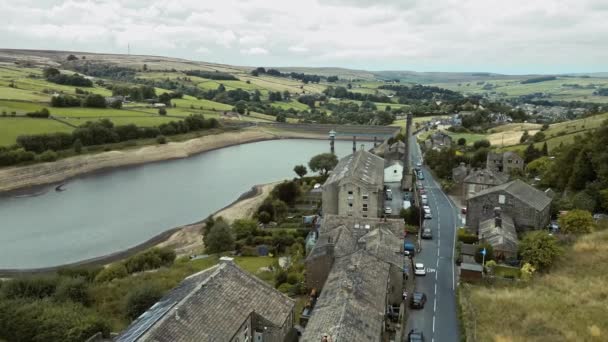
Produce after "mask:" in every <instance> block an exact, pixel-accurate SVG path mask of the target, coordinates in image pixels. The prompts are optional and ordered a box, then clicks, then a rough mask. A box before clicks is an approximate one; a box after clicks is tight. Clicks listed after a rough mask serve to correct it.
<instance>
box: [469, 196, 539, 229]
mask: <svg viewBox="0 0 608 342" xmlns="http://www.w3.org/2000/svg"><path fill="white" fill-rule="evenodd" d="M501 195H502V196H504V199H505V202H504V203H500V202H499V197H500V196H501ZM496 207H500V208H501V209H502V212H503V213H505V214H507V215H509V216H511V218H513V222H514V223H515V227H516V228H517V231H518V232H519V231H525V230H529V229H540V228H543V227H545V226H546V225H547V224H548V222H549V219H550V208H549V207H550V206H547V208H545V209H544V210H543V211H542V212H538V211H537V210H536V209H534V208H532V207H530V206H528V205H527V204H525V203H524V202H522V201H520V200H519V199H518V198H515V197H514V196H512V195H510V194H509V193H507V192H505V191H497V192H493V193H491V194H487V195H484V196H479V197H474V198H471V199H469V200H468V201H467V226H468V227H469V229H471V230H473V231H474V232H476V231H477V228H478V226H479V222H481V221H483V220H487V219H489V218H492V217H494V208H496Z"/></svg>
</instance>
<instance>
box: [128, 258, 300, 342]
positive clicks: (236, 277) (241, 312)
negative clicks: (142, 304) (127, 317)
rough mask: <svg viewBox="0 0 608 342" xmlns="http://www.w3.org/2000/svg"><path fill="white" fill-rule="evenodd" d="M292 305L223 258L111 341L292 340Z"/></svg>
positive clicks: (279, 293) (293, 316) (187, 279)
mask: <svg viewBox="0 0 608 342" xmlns="http://www.w3.org/2000/svg"><path fill="white" fill-rule="evenodd" d="M294 308H295V302H294V301H293V300H292V299H291V298H289V297H287V296H286V295H284V294H282V293H281V292H279V291H277V290H276V289H274V288H273V287H272V286H270V285H268V284H267V283H266V282H264V281H263V280H261V279H259V278H257V277H256V276H254V275H252V274H249V273H248V272H246V271H244V270H242V269H241V268H240V267H238V266H237V265H236V264H235V263H234V262H233V261H232V259H231V258H222V260H221V261H220V263H219V264H218V265H216V266H214V267H211V268H209V269H207V270H204V271H201V272H199V273H196V274H193V275H191V276H189V277H188V278H186V279H184V280H183V281H182V282H181V283H180V284H179V285H178V286H177V287H175V288H174V289H173V290H171V291H170V292H169V293H168V294H166V295H165V296H164V297H163V298H162V299H161V300H160V301H158V302H157V303H156V304H154V305H153V306H152V307H151V308H150V309H148V311H146V312H145V313H143V314H142V315H141V316H139V318H137V319H136V320H135V321H134V322H133V323H131V325H130V326H129V327H128V328H127V329H126V330H125V331H123V332H122V333H121V334H120V335H119V336H118V337H117V338H116V341H119V342H130V341H231V342H237V341H238V342H242V341H255V342H258V341H259V342H283V341H296V340H297V336H296V332H295V329H294V319H295V315H294Z"/></svg>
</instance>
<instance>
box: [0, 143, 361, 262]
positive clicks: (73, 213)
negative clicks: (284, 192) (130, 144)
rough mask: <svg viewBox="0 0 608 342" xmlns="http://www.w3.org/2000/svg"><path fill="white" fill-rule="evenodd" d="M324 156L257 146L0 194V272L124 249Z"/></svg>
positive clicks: (299, 147)
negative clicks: (35, 191)
mask: <svg viewBox="0 0 608 342" xmlns="http://www.w3.org/2000/svg"><path fill="white" fill-rule="evenodd" d="M367 145H368V147H369V145H370V143H368V144H367ZM324 152H329V142H328V141H323V140H303V139H298V140H272V141H263V142H257V143H251V144H244V145H239V146H232V147H227V148H223V149H219V150H215V151H210V152H206V153H202V154H199V155H196V156H193V157H190V158H186V159H179V160H173V161H167V162H160V163H153V164H148V165H142V166H137V167H130V168H125V169H118V170H114V171H109V172H104V173H100V174H94V175H89V176H84V177H79V178H75V179H72V180H70V181H69V182H68V183H67V185H66V186H65V189H66V191H63V192H56V191H54V190H53V189H51V190H50V191H48V192H47V193H46V194H44V195H41V196H37V197H21V198H17V197H0V269H6V268H38V267H48V266H56V265H61V264H66V263H71V262H76V261H81V260H85V259H89V258H94V257H99V256H103V255H107V254H110V253H113V252H117V251H121V250H124V249H127V248H129V247H132V246H135V245H137V244H139V243H142V242H144V241H145V240H147V239H149V238H151V237H153V236H155V235H157V234H159V233H161V232H163V231H165V230H168V229H171V228H174V227H177V226H181V225H184V224H189V223H193V222H197V221H200V220H202V219H204V218H206V217H207V216H208V215H210V214H211V213H213V212H215V211H217V210H219V209H221V208H223V207H224V206H226V205H228V204H229V203H231V202H232V201H234V200H236V199H237V198H238V196H240V195H241V194H242V193H244V192H246V191H247V190H249V189H250V188H251V187H252V186H253V185H255V184H261V183H269V182H272V181H276V180H281V179H285V178H293V177H296V175H295V173H294V172H293V167H294V166H295V165H297V164H305V165H307V163H308V160H310V158H311V157H312V156H314V155H316V154H319V153H324ZM349 153H352V142H348V141H336V154H337V155H338V156H339V157H342V156H345V155H347V154H349ZM309 172H310V171H309Z"/></svg>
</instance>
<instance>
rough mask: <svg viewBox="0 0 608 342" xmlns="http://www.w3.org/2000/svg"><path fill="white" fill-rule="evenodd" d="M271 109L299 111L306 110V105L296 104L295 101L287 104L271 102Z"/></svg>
mask: <svg viewBox="0 0 608 342" xmlns="http://www.w3.org/2000/svg"><path fill="white" fill-rule="evenodd" d="M271 105H272V106H273V107H279V108H283V109H289V108H293V109H296V110H299V111H302V110H308V109H309V108H308V105H305V104H303V103H301V102H298V101H297V100H290V101H289V102H285V101H277V102H273V103H272V104H271Z"/></svg>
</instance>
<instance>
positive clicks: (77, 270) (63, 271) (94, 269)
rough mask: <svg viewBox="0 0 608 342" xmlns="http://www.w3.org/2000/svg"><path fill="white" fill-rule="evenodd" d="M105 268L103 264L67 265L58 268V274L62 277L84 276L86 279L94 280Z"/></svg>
mask: <svg viewBox="0 0 608 342" xmlns="http://www.w3.org/2000/svg"><path fill="white" fill-rule="evenodd" d="M103 269H104V268H103V267H102V266H83V267H66V268H60V269H59V270H57V274H58V275H59V276H62V277H70V278H84V279H85V280H86V281H88V282H92V281H93V280H95V277H96V276H97V274H99V272H101V271H102V270H103Z"/></svg>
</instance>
